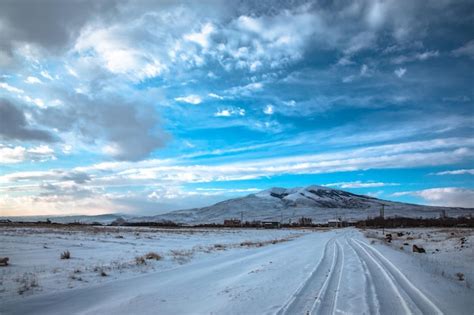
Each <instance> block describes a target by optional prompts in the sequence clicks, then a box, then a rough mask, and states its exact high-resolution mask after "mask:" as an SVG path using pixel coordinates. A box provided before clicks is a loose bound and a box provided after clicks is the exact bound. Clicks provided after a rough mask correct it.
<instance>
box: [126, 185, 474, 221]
mask: <svg viewBox="0 0 474 315" xmlns="http://www.w3.org/2000/svg"><path fill="white" fill-rule="evenodd" d="M382 205H384V207H385V216H386V217H394V216H404V217H424V218H428V217H438V216H440V214H441V212H442V211H443V210H445V211H446V214H447V215H448V216H454V217H455V216H460V215H469V214H474V209H466V208H449V207H433V206H423V205H415V204H407V203H401V202H394V201H387V200H382V199H377V198H373V197H369V196H364V195H357V194H353V193H350V192H346V191H342V190H337V189H332V188H328V187H322V186H309V187H297V188H290V189H286V188H279V187H275V188H271V189H268V190H264V191H261V192H259V193H256V194H251V195H248V196H245V197H241V198H235V199H229V200H226V201H222V202H219V203H216V204H214V205H212V206H209V207H203V208H196V209H189V210H178V211H172V212H169V213H166V214H161V215H157V216H151V217H141V218H134V219H132V221H166V220H168V221H174V222H177V223H193V224H195V223H222V222H223V221H224V219H230V218H237V219H240V218H241V216H242V217H243V220H244V221H252V220H260V221H263V220H276V221H280V220H282V222H285V223H287V222H290V221H291V222H295V221H297V220H298V218H300V217H302V216H304V217H310V218H312V219H313V222H326V221H327V220H328V219H334V218H339V217H340V218H342V219H344V220H348V221H354V220H360V219H365V218H367V217H375V216H378V215H379V212H380V209H381V208H382Z"/></svg>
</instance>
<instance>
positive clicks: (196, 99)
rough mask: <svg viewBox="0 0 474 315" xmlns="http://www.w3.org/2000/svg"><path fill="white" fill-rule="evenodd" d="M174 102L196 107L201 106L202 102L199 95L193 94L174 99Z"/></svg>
mask: <svg viewBox="0 0 474 315" xmlns="http://www.w3.org/2000/svg"><path fill="white" fill-rule="evenodd" d="M174 100H175V101H177V102H184V103H189V104H193V105H198V104H201V102H202V99H201V97H200V96H199V95H194V94H192V95H188V96H180V97H176V98H175V99H174Z"/></svg>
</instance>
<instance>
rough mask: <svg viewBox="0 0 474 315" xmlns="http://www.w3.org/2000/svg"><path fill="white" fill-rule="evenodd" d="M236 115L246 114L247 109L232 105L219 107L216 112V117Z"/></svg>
mask: <svg viewBox="0 0 474 315" xmlns="http://www.w3.org/2000/svg"><path fill="white" fill-rule="evenodd" d="M234 115H239V116H245V109H243V108H240V107H237V108H234V107H230V108H224V109H218V110H217V112H215V113H214V116H215V117H230V116H234Z"/></svg>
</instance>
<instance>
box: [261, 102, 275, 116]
mask: <svg viewBox="0 0 474 315" xmlns="http://www.w3.org/2000/svg"><path fill="white" fill-rule="evenodd" d="M263 112H264V113H265V114H266V115H272V114H273V113H274V107H273V105H271V104H268V105H267V106H265V108H264V109H263Z"/></svg>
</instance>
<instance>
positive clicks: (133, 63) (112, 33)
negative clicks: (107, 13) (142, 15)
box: [67, 25, 166, 81]
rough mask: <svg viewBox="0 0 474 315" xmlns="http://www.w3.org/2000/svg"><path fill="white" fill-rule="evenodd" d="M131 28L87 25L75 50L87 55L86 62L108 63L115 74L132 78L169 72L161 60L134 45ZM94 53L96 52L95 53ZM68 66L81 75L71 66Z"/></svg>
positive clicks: (108, 68)
mask: <svg viewBox="0 0 474 315" xmlns="http://www.w3.org/2000/svg"><path fill="white" fill-rule="evenodd" d="M128 31H130V30H127V29H124V28H123V25H120V26H111V27H109V28H91V27H90V28H86V29H84V30H83V31H82V33H81V35H80V36H79V38H78V39H77V41H76V43H75V46H74V50H75V51H76V52H77V53H79V54H80V55H82V56H83V58H82V61H85V62H95V64H97V65H104V66H105V68H106V69H107V70H108V71H110V72H111V73H114V74H122V75H126V76H128V77H130V79H132V80H138V81H140V80H143V79H146V78H153V77H156V76H159V75H160V74H161V73H163V71H166V67H165V66H164V65H163V63H162V62H161V61H160V59H158V58H157V57H156V56H155V55H153V54H151V53H149V52H147V51H146V50H144V49H140V46H136V45H134V43H133V37H130V36H127V32H128ZM91 52H94V54H93V55H92V56H90V55H91ZM67 69H68V71H69V73H70V74H71V75H73V76H75V77H78V74H77V72H76V71H75V70H72V68H71V67H68V68H67ZM71 70H72V71H71Z"/></svg>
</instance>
